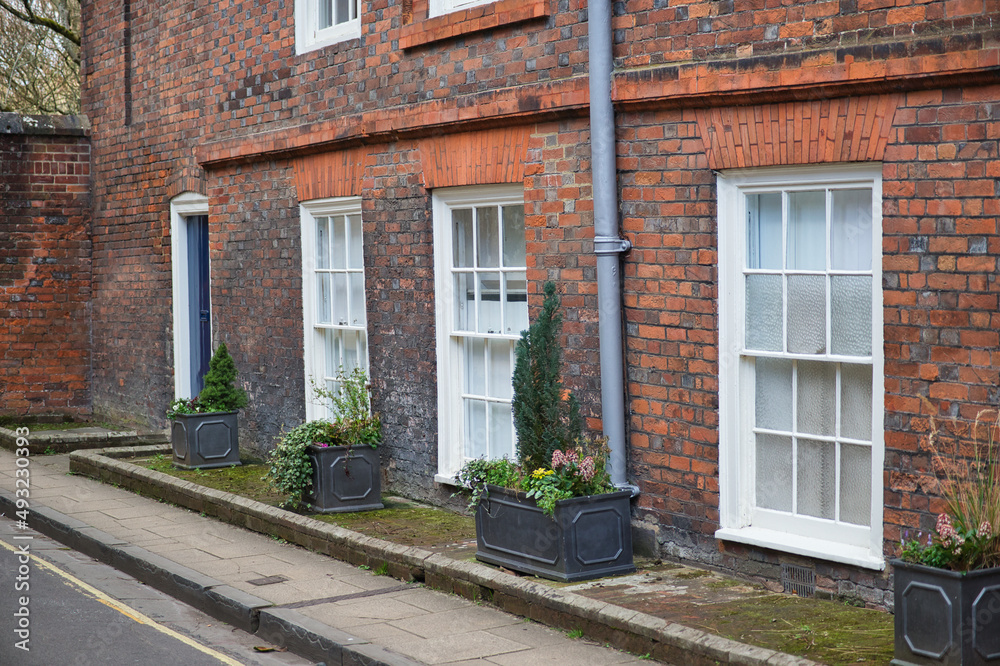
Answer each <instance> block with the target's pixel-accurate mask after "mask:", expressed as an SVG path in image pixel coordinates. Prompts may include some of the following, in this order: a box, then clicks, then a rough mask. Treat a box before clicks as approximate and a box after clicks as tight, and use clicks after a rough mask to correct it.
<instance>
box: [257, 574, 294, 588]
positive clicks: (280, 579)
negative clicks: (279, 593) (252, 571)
mask: <svg viewBox="0 0 1000 666" xmlns="http://www.w3.org/2000/svg"><path fill="white" fill-rule="evenodd" d="M286 580H288V579H287V578H285V577H284V576H266V577H264V578H254V579H253V580H248V581H247V582H248V583H250V584H251V585H257V586H260V585H274V584H275V583H284V582H285V581H286Z"/></svg>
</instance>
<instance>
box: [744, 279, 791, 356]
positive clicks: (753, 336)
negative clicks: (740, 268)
mask: <svg viewBox="0 0 1000 666" xmlns="http://www.w3.org/2000/svg"><path fill="white" fill-rule="evenodd" d="M781 281H782V278H781V276H780V275H748V276H747V295H746V297H747V308H746V338H747V339H746V345H747V349H759V350H761V351H783V346H782V344H781V338H782V329H781V308H782V302H781Z"/></svg>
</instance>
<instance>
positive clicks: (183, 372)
mask: <svg viewBox="0 0 1000 666" xmlns="http://www.w3.org/2000/svg"><path fill="white" fill-rule="evenodd" d="M196 215H208V197H206V196H205V195H203V194H198V193H197V192H184V193H183V194H178V195H177V196H176V197H174V198H173V199H171V200H170V253H171V257H172V261H171V262H170V263H171V278H172V282H173V285H172V286H173V289H172V292H173V293H172V296H173V304H172V305H173V315H174V398H176V399H180V398H193V397H194V396H195V395H196V394H197V393H198V392H197V391H195V390H194V385H193V382H194V378H193V377H192V376H191V363H189V362H188V359H189V358H190V356H191V317H190V314H189V310H188V308H187V307H186V306H187V303H188V288H189V286H190V285H189V272H188V225H187V221H186V218H188V217H193V216H196ZM209 262H211V259H209ZM210 265H211V264H210ZM209 272H210V273H211V269H209ZM179 359H180V360H183V361H184V362H178V360H179Z"/></svg>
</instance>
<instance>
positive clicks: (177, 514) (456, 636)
mask: <svg viewBox="0 0 1000 666" xmlns="http://www.w3.org/2000/svg"><path fill="white" fill-rule="evenodd" d="M16 469H17V466H16V458H15V456H14V454H13V453H11V452H8V451H5V450H0V492H3V491H6V492H3V494H4V496H5V501H6V503H7V509H5V510H4V512H5V513H7V514H8V515H9V514H10V513H12V512H11V510H10V503H11V501H12V498H13V493H14V491H15V490H16V487H15V470H16ZM28 469H29V473H30V476H29V479H30V481H31V483H32V486H34V485H35V482H36V481H37V485H38V487H39V488H44V489H45V492H44V493H42V495H44V497H42V496H39V497H31V498H30V500H29V501H30V503H31V506H32V507H33V508H41V507H49V508H51V509H54V510H55V511H57V512H61V513H62V514H65V519H60V518H59V516H58V514H52V513H51V512H50V513H49V514H48V520H49V522H53V521H59V520H63V523H65V524H66V525H68V526H69V527H68V528H66V531H69V532H72V533H74V534H82V535H84V536H86V535H87V534H89V535H91V536H93V537H94V538H97V539H98V541H100V543H101V545H100V549H101V552H104V553H110V557H112V559H114V558H118V559H121V557H122V556H124V555H126V554H127V558H132V559H130V560H129V561H135V558H140V559H141V558H142V557H143V555H142V553H148V555H147V556H146V559H148V560H149V561H150V562H151V564H150V565H149V566H150V567H160V569H159V570H158V571H160V573H159V574H156V576H159V577H160V578H170V579H171V580H172V581H173V584H178V585H180V586H181V587H183V588H184V590H185V594H190V595H201V598H202V599H203V601H204V603H206V604H210V603H214V602H213V600H216V601H217V599H218V598H222V599H224V600H225V603H226V604H228V606H227V612H230V613H244V614H245V613H249V615H247V616H246V617H247V618H249V619H247V620H246V621H248V622H250V623H251V624H255V623H256V624H257V625H258V627H259V631H261V632H264V631H266V632H267V633H268V639H269V640H271V641H272V642H275V636H276V635H277V634H280V635H281V636H282V637H283V640H284V641H285V644H287V645H288V646H289V648H290V649H293V650H294V649H296V648H298V649H301V650H302V651H303V652H305V653H306V654H305V656H309V657H310V658H318V656H317V655H327V656H328V657H329V663H331V664H332V663H337V664H339V663H341V661H344V655H346V654H347V653H346V652H343V653H342V651H344V650H346V651H348V652H350V654H351V655H352V658H353V659H355V660H356V661H357V663H373V664H400V665H402V664H433V665H437V664H457V663H463V662H469V661H470V660H471V661H472V663H478V664H518V665H521V664H532V665H534V664H552V665H553V666H560V665H563V664H565V665H566V666H586V665H587V664H595V665H597V664H600V665H617V664H635V665H638V664H640V663H642V664H648V663H655V662H650V661H649V660H640V659H638V658H636V657H634V656H632V655H629V654H626V653H623V652H619V651H616V650H613V649H610V648H606V647H603V646H600V645H596V644H592V643H589V642H587V641H582V640H574V639H570V638H569V637H567V636H566V635H565V634H563V633H561V632H558V631H554V630H552V629H548V628H545V627H540V626H538V625H534V624H532V623H529V622H527V621H525V620H523V619H522V618H519V617H516V616H514V615H511V614H508V613H505V612H503V611H500V610H497V609H494V608H491V607H487V606H480V605H477V604H475V603H473V602H471V601H467V600H465V599H462V598H459V597H457V596H454V595H449V594H445V593H443V592H437V591H433V590H429V589H426V588H424V587H423V586H421V585H420V584H417V583H414V584H409V585H407V584H400V582H399V581H398V580H394V579H391V578H388V577H386V576H378V575H375V574H374V573H372V572H370V571H364V570H361V569H359V568H358V567H356V566H352V565H350V564H347V563H344V562H340V561H338V560H335V559H332V558H330V557H327V556H324V555H320V554H317V553H313V552H310V551H307V550H305V549H303V548H301V547H298V546H294V545H291V544H288V543H283V542H281V541H278V540H274V539H271V538H269V537H267V536H265V535H261V534H257V533H254V532H249V531H247V530H244V529H242V528H239V527H234V526H232V525H228V524H225V523H221V522H219V521H216V520H213V519H211V518H206V517H202V516H199V515H198V514H196V513H192V512H191V511H187V510H185V509H181V508H178V507H175V506H171V505H167V504H163V503H161V502H157V501H155V500H152V499H148V498H145V497H141V496H138V495H135V494H133V493H131V492H129V491H126V490H122V489H119V488H115V487H111V486H108V485H105V484H102V483H100V482H98V481H94V480H91V479H88V478H85V477H81V476H73V475H69V473H68V471H69V466H68V460H67V456H64V455H54V456H32V457H30V458H29V465H28ZM74 520H75V521H81V522H82V523H83V524H85V525H87V526H90V527H92V528H96V530H98V531H99V532H88V531H87V528H85V527H79V524H78V523H75V522H74ZM29 522H31V521H29ZM101 532H103V533H106V534H103V535H101V534H100V533H101ZM80 538H83V537H80ZM122 544H132V545H131V546H125V545H122ZM116 553H118V555H116ZM131 566H136V565H131ZM138 568H139V569H143V568H144V567H143V566H142V565H141V563H140V564H139V565H138ZM150 570H152V569H150ZM171 570H176V571H174V572H171ZM164 571H166V572H167V573H166V574H164V573H163V572H164ZM178 571H179V573H177V572H178ZM274 576H281V577H283V578H284V579H285V580H283V581H281V582H277V583H273V584H264V585H259V584H255V583H254V582H251V581H260V580H261V579H268V578H270V577H274ZM192 577H193V578H194V579H196V581H197V582H195V583H190V582H189V583H185V582H184V581H185V580H189V579H191V578H192ZM185 586H186V587H185ZM227 586H228V587H227ZM226 590H229V592H226ZM240 595H242V596H240ZM355 595H357V596H355ZM361 595H364V596H361ZM247 599H250V600H257V601H256V602H254V603H250V602H248V601H246V600H247ZM248 603H249V606H248V605H247V604H248ZM234 604H235V605H234ZM302 604H305V605H302ZM282 606H294V610H291V609H289V608H282ZM240 608H242V609H243V610H242V611H241V610H240ZM255 609H256V610H255ZM337 659H340V660H341V661H337ZM365 659H367V660H368V661H364V660H365ZM345 663H346V662H345Z"/></svg>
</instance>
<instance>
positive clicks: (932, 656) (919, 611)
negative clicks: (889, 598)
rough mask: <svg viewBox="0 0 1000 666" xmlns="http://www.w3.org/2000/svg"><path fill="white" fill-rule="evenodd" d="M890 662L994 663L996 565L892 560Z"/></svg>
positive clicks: (999, 653) (998, 627) (999, 657)
mask: <svg viewBox="0 0 1000 666" xmlns="http://www.w3.org/2000/svg"><path fill="white" fill-rule="evenodd" d="M892 565H893V568H894V571H895V582H894V599H895V628H896V641H895V653H894V656H895V659H893V660H892V664H894V666H910V665H911V664H921V665H923V664H934V665H935V666H938V665H941V664H944V665H946V666H952V665H957V664H963V665H965V666H969V665H972V664H975V665H979V664H998V665H1000V568H993V569H982V570H980V571H970V572H968V573H960V572H957V571H947V570H945V569H937V568H934V567H927V566H924V565H921V564H911V563H909V562H903V561H902V560H893V562H892Z"/></svg>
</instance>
